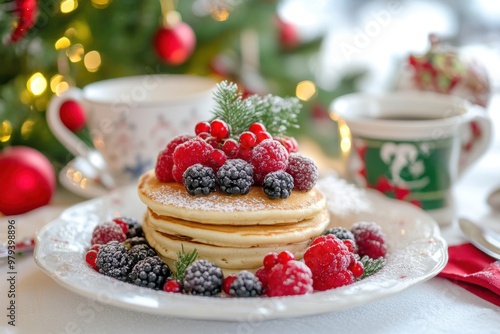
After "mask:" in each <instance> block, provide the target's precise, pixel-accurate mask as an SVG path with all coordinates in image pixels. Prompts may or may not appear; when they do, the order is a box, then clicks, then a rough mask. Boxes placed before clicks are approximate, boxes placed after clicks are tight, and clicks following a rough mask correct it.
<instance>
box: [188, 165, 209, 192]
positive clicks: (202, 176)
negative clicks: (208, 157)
mask: <svg viewBox="0 0 500 334" xmlns="http://www.w3.org/2000/svg"><path fill="white" fill-rule="evenodd" d="M182 178H183V183H184V186H185V187H186V190H187V192H188V193H189V194H190V195H193V196H200V195H208V194H210V193H211V192H214V191H215V187H216V180H215V174H214V171H213V170H212V168H210V167H206V166H203V165H201V164H194V165H192V166H189V167H188V168H187V169H186V171H185V172H184V174H183V176H182Z"/></svg>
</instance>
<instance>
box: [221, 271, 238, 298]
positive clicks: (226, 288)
mask: <svg viewBox="0 0 500 334" xmlns="http://www.w3.org/2000/svg"><path fill="white" fill-rule="evenodd" d="M235 279H236V274H231V275H228V276H226V277H225V278H224V282H222V291H224V293H225V294H226V295H229V288H230V287H231V284H233V282H234V280H235Z"/></svg>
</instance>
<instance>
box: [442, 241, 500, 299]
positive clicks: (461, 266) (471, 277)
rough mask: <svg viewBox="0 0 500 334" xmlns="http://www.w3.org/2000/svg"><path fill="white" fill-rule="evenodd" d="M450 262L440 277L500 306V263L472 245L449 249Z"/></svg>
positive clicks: (466, 244) (467, 244)
mask: <svg viewBox="0 0 500 334" xmlns="http://www.w3.org/2000/svg"><path fill="white" fill-rule="evenodd" d="M448 255H449V260H448V264H447V265H446V267H445V268H444V269H443V271H441V273H439V275H438V276H439V277H445V278H448V279H450V280H451V281H452V282H453V283H455V284H458V285H460V286H461V287H463V288H464V289H466V290H468V291H470V292H472V293H473V294H475V295H477V296H479V297H481V298H483V299H485V300H487V301H489V302H491V303H493V304H495V305H497V306H500V261H496V260H495V259H494V258H492V257H491V256H489V255H486V254H485V253H483V252H482V251H480V250H479V249H477V248H476V247H474V246H473V245H472V244H470V243H465V244H461V245H456V246H450V247H449V248H448Z"/></svg>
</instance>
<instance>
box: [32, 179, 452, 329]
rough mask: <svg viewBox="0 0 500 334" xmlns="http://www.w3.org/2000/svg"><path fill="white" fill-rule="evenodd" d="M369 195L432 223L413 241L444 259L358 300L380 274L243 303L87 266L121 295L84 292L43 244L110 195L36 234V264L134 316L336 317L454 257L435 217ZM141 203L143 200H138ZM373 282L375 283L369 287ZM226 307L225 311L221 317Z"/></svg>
mask: <svg viewBox="0 0 500 334" xmlns="http://www.w3.org/2000/svg"><path fill="white" fill-rule="evenodd" d="M132 189H135V187H132V186H131V187H125V188H122V189H120V190H117V191H115V193H114V195H115V196H116V195H117V194H118V195H120V194H127V193H128V192H132ZM366 194H367V197H368V198H369V199H370V200H372V201H376V202H379V203H383V204H385V205H388V206H390V207H392V208H393V209H394V208H395V209H396V210H400V211H401V212H405V211H408V212H410V213H411V214H410V216H412V217H413V216H415V217H417V218H420V219H423V221H426V223H425V224H427V227H430V228H431V232H430V235H429V236H428V237H423V238H421V239H418V238H417V239H415V240H413V242H420V241H431V242H433V243H434V244H435V245H437V247H438V251H439V252H438V253H439V254H438V258H437V259H436V263H435V265H434V266H433V267H432V268H429V269H428V270H427V271H426V272H425V273H422V274H421V275H419V276H417V277H414V278H412V279H409V280H401V281H399V282H398V283H396V284H394V285H393V286H391V287H387V288H379V289H375V290H374V291H370V293H369V294H364V295H359V294H354V296H353V295H350V296H349V295H348V296H345V293H343V292H345V291H350V290H354V291H355V290H356V289H357V290H359V289H358V287H360V286H362V285H363V284H364V283H367V284H370V282H371V281H373V280H375V281H376V278H377V275H375V276H372V277H369V278H367V279H365V280H362V281H360V282H357V283H355V284H353V285H349V286H347V287H341V288H337V289H334V290H329V291H324V292H315V293H313V294H309V295H302V296H292V297H273V298H251V299H237V298H210V297H200V296H189V295H181V294H167V293H165V292H163V291H154V290H151V289H146V288H140V287H135V286H133V285H131V284H128V283H123V282H119V281H117V280H115V279H112V278H110V277H106V276H104V275H101V274H98V273H97V272H95V271H93V270H92V269H91V268H89V267H87V270H88V274H89V275H91V276H95V277H96V279H97V282H96V284H97V283H101V284H102V283H105V284H106V285H112V286H114V287H115V289H113V290H118V291H113V292H114V294H111V295H110V294H100V293H97V292H96V291H94V290H92V287H90V286H89V287H84V286H82V285H79V284H78V281H75V280H74V278H73V277H70V278H71V279H68V276H65V275H61V274H60V273H59V272H57V270H55V269H54V267H53V266H51V265H50V264H48V263H47V261H45V256H47V255H51V253H50V254H47V253H46V252H45V251H44V250H43V249H42V245H44V243H45V242H46V241H47V240H46V239H45V236H46V233H49V232H51V231H52V230H53V229H56V230H57V229H58V228H59V225H60V224H63V223H68V221H65V220H64V217H66V218H67V217H69V216H70V215H71V213H72V212H73V211H75V210H78V209H80V210H82V209H83V210H86V209H87V210H88V209H90V208H91V207H92V206H93V205H96V204H102V203H103V201H104V200H105V199H107V198H109V197H110V196H112V195H105V196H101V197H98V198H94V199H91V200H88V201H85V202H82V203H79V204H76V205H75V206H72V207H70V208H68V209H66V210H64V211H63V212H62V213H61V215H60V216H59V217H58V218H57V219H55V220H53V221H51V222H49V223H48V224H46V225H45V226H43V227H42V228H41V229H40V230H39V231H37V234H36V247H35V251H34V259H35V263H36V264H37V265H38V266H39V267H40V268H41V270H42V271H43V272H44V273H46V274H47V275H48V276H49V277H51V278H52V279H53V280H55V281H56V282H57V283H58V284H60V285H61V286H63V287H64V288H66V289H68V290H70V291H72V292H74V293H76V294H78V295H81V296H83V297H86V298H90V299H92V300H96V301H98V302H101V303H104V304H108V305H114V306H117V307H120V308H124V309H128V310H133V311H139V312H145V313H150V314H156V315H165V316H176V317H181V318H189V319H200V320H224V321H262V320H270V319H277V318H287V317H297V316H308V315H315V314H321V313H326V312H333V311H338V310H343V309H348V308H352V307H356V306H360V305H364V304H367V303H371V302H374V301H377V300H381V299H383V298H386V297H389V296H392V295H394V294H397V293H399V292H401V291H403V290H405V289H407V288H409V287H411V286H413V285H415V284H418V283H422V282H424V281H426V280H428V279H430V278H432V277H434V276H436V275H437V274H438V273H439V272H440V271H441V270H442V269H443V268H444V266H445V265H446V263H447V261H448V253H447V251H446V250H447V243H446V241H445V240H444V239H443V238H442V237H441V236H440V230H439V226H438V224H437V223H436V222H435V220H434V219H433V218H432V217H431V216H430V215H428V214H427V213H425V212H424V211H422V210H420V209H418V208H417V207H415V206H413V205H411V204H408V203H405V202H401V201H397V200H394V199H390V198H387V197H385V196H384V195H382V194H380V193H379V192H377V191H374V190H368V191H367V192H366ZM137 201H139V199H138V198H137ZM141 204H142V203H141ZM379 205H380V204H379ZM56 253H57V252H56ZM70 253H72V254H75V253H78V252H74V251H73V252H70ZM80 255H81V258H82V262H83V261H84V260H83V252H80ZM390 256H391V254H388V259H389V258H390ZM388 265H389V263H388V264H387V265H386V267H387V266H388ZM70 267H71V265H70ZM384 269H385V268H384ZM368 280H371V281H370V282H368ZM130 289H135V290H136V291H137V292H141V293H140V296H142V297H140V298H139V299H140V300H136V301H134V300H129V299H127V298H126V297H124V296H123V295H120V294H119V293H120V290H130ZM138 296H139V294H138ZM141 300H142V301H141ZM160 304H161V305H160ZM221 308H222V309H223V310H224V311H225V312H221ZM188 310H189V312H188ZM197 310H198V312H197ZM235 317H236V318H235ZM245 317H247V319H244V318H245ZM249 317H252V319H250V318H249Z"/></svg>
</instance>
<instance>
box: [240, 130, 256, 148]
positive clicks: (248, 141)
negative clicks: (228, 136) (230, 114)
mask: <svg viewBox="0 0 500 334" xmlns="http://www.w3.org/2000/svg"><path fill="white" fill-rule="evenodd" d="M239 142H240V147H241V148H242V149H249V148H252V147H254V146H255V144H257V136H256V135H255V134H254V133H253V132H250V131H245V132H242V133H241V134H240V139H239Z"/></svg>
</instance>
